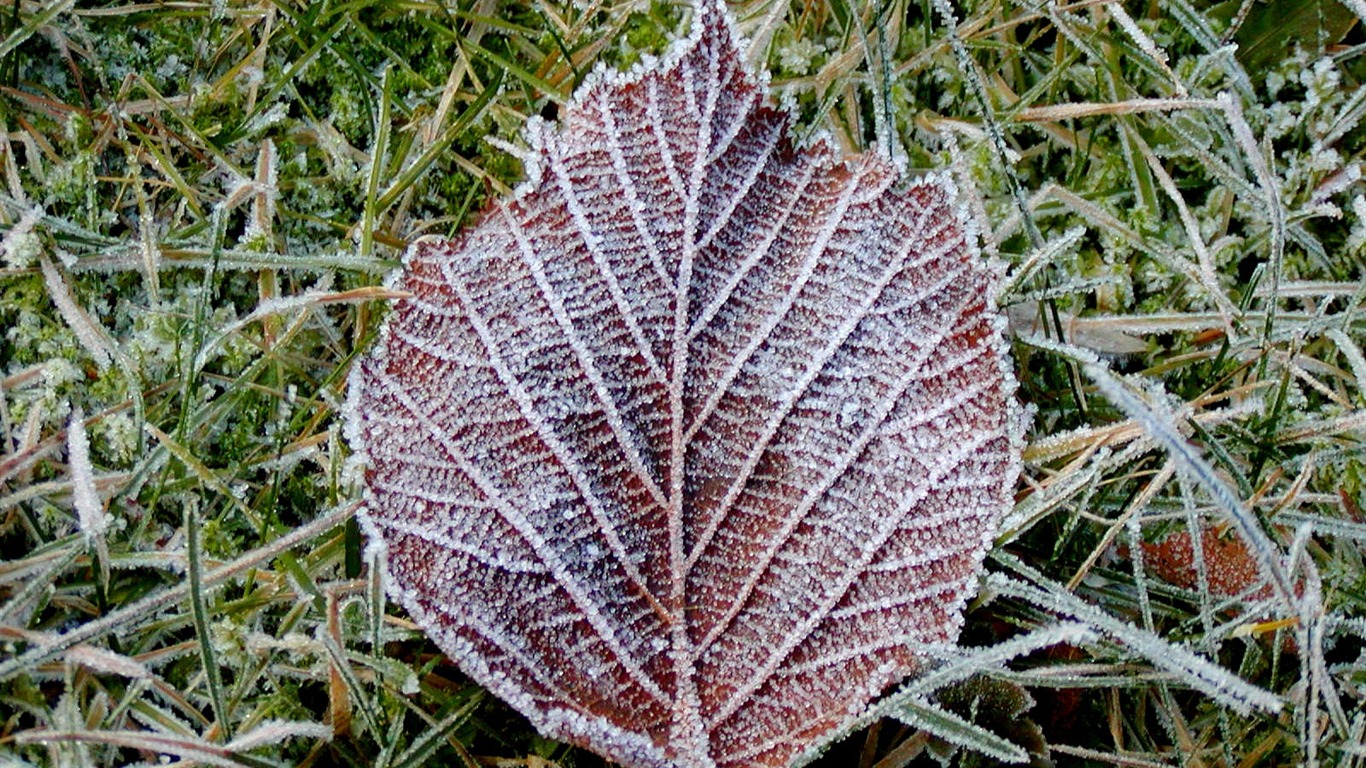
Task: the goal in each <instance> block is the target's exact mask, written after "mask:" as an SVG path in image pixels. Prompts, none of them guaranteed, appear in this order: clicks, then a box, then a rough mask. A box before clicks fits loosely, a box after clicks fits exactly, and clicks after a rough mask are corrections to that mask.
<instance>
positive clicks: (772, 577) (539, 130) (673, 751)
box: [347, 2, 1021, 768]
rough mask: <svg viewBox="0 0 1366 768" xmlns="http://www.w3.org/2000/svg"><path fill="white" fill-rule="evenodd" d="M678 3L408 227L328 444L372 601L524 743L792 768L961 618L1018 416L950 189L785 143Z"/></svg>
mask: <svg viewBox="0 0 1366 768" xmlns="http://www.w3.org/2000/svg"><path fill="white" fill-rule="evenodd" d="M699 6H700V7H698V9H697V10H696V12H695V19H694V22H693V27H692V32H691V34H690V35H689V36H688V37H687V38H686V39H684V40H681V41H679V42H678V43H677V44H676V45H675V46H674V47H673V48H672V49H671V51H670V53H669V54H668V55H667V56H665V57H664V58H663V59H661V60H659V61H654V62H649V63H647V64H645V65H642V66H639V67H637V68H636V69H634V70H632V71H630V72H626V73H613V72H599V73H597V74H596V75H594V76H593V78H591V79H590V81H589V82H588V83H587V84H585V85H584V86H583V87H582V88H581V89H580V90H579V92H578V93H577V94H576V96H575V98H574V99H573V100H572V101H571V103H570V104H569V105H568V106H567V107H565V108H564V109H563V110H562V113H561V119H560V122H559V124H558V125H556V126H552V125H550V124H548V123H545V122H541V121H536V120H534V121H533V122H532V124H531V125H530V126H529V128H528V131H527V138H528V141H529V143H530V145H531V156H532V157H533V160H532V161H531V162H530V163H529V164H528V179H527V180H526V181H525V182H524V183H523V184H522V185H521V186H520V187H519V188H518V189H517V190H516V193H515V194H514V195H513V196H512V197H511V198H508V199H504V200H502V201H500V202H497V203H495V204H494V205H493V206H491V207H490V208H489V209H488V210H487V211H485V213H484V214H483V217H482V219H481V220H480V222H479V223H478V224H477V225H476V226H474V227H473V228H471V229H469V230H467V231H465V232H464V233H462V234H461V235H460V236H458V237H457V238H455V239H454V240H449V241H447V240H430V239H429V240H424V241H421V242H419V243H417V244H416V245H414V246H413V247H412V249H411V250H410V251H409V253H408V254H407V256H406V259H405V263H404V269H403V271H402V273H401V274H400V275H397V276H395V278H394V279H392V280H391V282H390V284H389V286H388V287H390V288H392V289H394V290H399V291H406V292H409V293H411V294H412V295H411V297H409V298H404V299H402V300H400V301H397V302H396V303H395V305H394V311H393V313H392V314H391V316H390V317H389V319H388V320H387V321H386V324H385V326H384V328H383V331H382V332H381V335H380V339H379V341H378V343H377V345H376V347H375V349H374V350H373V351H372V352H371V353H370V354H369V355H368V356H366V357H365V358H363V359H362V360H361V361H360V362H359V364H358V365H357V366H356V369H355V371H354V373H353V375H352V379H351V384H350V395H349V401H348V405H347V414H348V415H347V433H348V438H349V440H350V442H351V445H352V446H353V447H354V448H355V450H356V451H357V453H358V454H359V455H360V457H361V460H362V462H363V463H364V465H365V467H366V469H365V475H364V477H365V509H364V512H363V513H362V515H361V519H362V520H363V522H364V524H365V526H366V528H367V529H368V532H369V534H370V536H371V538H372V541H374V542H376V544H377V546H382V548H383V549H384V550H385V552H386V557H387V569H388V573H387V581H388V584H389V588H390V590H391V593H392V594H393V595H394V597H395V598H396V600H397V601H398V602H399V603H401V604H402V605H403V606H404V607H405V608H406V609H407V610H408V611H409V612H410V613H411V614H412V615H413V617H414V619H415V620H416V621H417V622H418V623H419V624H420V625H421V626H423V627H424V628H425V630H426V631H427V633H428V634H429V635H430V636H431V637H432V639H433V640H434V641H435V642H436V643H437V644H438V645H439V646H440V647H441V648H442V649H443V650H444V651H446V652H447V653H448V654H450V656H451V658H452V659H454V660H455V661H456V662H457V663H459V664H460V666H461V667H462V668H463V669H464V670H465V672H466V673H467V674H469V675H470V676H471V677H473V678H474V679H475V680H477V681H478V682H480V683H481V684H482V685H484V686H486V687H487V688H489V689H490V690H491V691H492V692H494V693H495V694H497V695H498V696H500V697H502V698H503V699H505V700H506V701H507V702H508V703H510V704H511V705H512V706H514V707H515V708H517V709H518V710H520V711H521V712H523V713H524V714H526V715H527V717H529V718H530V719H531V721H532V722H533V723H534V724H535V725H536V726H537V727H538V728H539V729H540V730H541V731H542V732H544V733H545V734H547V735H549V736H552V737H555V738H560V739H564V740H566V741H570V742H574V743H577V744H581V745H584V746H587V747H588V748H590V749H593V750H595V751H597V752H599V753H601V754H603V755H605V756H607V757H609V758H611V759H612V760H615V761H617V762H619V763H622V764H623V765H625V766H629V767H632V768H643V767H645V766H680V767H685V768H702V767H703V766H707V767H710V766H786V765H790V764H792V763H793V762H794V761H795V760H797V759H799V758H800V757H801V756H802V755H803V754H805V753H807V752H808V751H809V750H811V749H812V748H813V747H815V746H818V745H820V744H822V743H824V742H825V741H826V740H828V739H829V738H830V737H831V735H832V734H834V733H836V732H838V730H839V729H840V727H841V726H842V725H843V724H845V723H847V722H849V721H850V720H852V719H853V718H854V717H856V716H857V715H859V714H861V713H862V712H863V711H865V710H866V708H867V707H868V706H869V703H870V702H871V701H873V700H874V699H876V698H877V697H878V696H879V695H880V694H881V693H882V692H883V691H885V690H886V689H887V688H888V687H889V686H891V685H894V684H896V683H897V682H898V681H900V680H902V679H904V678H905V677H906V676H908V675H910V674H913V673H914V672H915V671H916V670H917V669H918V668H920V666H921V664H922V662H923V656H922V653H923V651H924V649H925V648H926V647H927V646H928V645H930V644H934V643H943V642H952V641H953V640H954V639H955V637H956V635H957V632H958V628H959V626H960V624H961V621H962V619H961V615H960V614H961V609H962V606H963V603H964V601H965V600H966V599H967V597H968V596H969V595H970V594H971V593H972V592H973V591H974V590H975V585H976V579H977V573H978V570H979V568H980V566H981V560H982V557H983V554H984V552H985V550H986V547H987V545H988V543H989V541H990V539H991V536H992V534H993V532H994V530H995V527H996V523H997V520H998V518H999V516H1000V515H1001V514H1002V512H1003V511H1004V510H1005V509H1006V508H1008V506H1009V504H1010V501H1011V496H1010V492H1011V489H1012V486H1013V485H1014V481H1015V477H1016V474H1017V472H1018V463H1019V459H1018V456H1019V450H1020V442H1021V439H1020V435H1019V420H1018V419H1017V418H1016V415H1015V413H1014V410H1013V408H1012V407H1011V405H1010V404H1011V402H1012V393H1013V390H1014V382H1013V378H1012V376H1011V372H1010V366H1009V361H1008V357H1007V354H1006V349H1005V345H1004V342H1003V340H1002V326H1003V323H1002V321H1001V320H1000V318H999V317H998V315H997V313H996V311H995V307H994V305H993V303H992V291H993V286H994V282H995V281H994V277H995V276H994V272H993V271H992V270H991V269H990V268H989V267H988V266H987V265H986V264H985V263H984V262H983V261H982V260H981V258H980V256H979V255H978V253H977V251H976V249H975V248H974V246H973V245H972V243H971V241H970V238H969V236H968V234H967V232H966V224H965V217H964V215H963V213H962V212H961V210H960V209H959V207H958V205H957V204H956V202H955V199H954V198H955V195H954V191H953V188H952V185H951V184H950V183H949V181H948V180H947V179H946V178H944V177H940V176H930V177H927V178H922V179H920V180H916V181H913V182H909V183H908V182H907V181H905V180H904V179H903V177H902V173H901V172H900V171H899V169H898V167H897V166H896V165H895V164H893V163H892V162H890V161H888V160H886V159H883V158H880V157H875V156H861V157H854V158H847V159H846V158H843V157H841V156H840V154H839V152H838V151H837V150H836V148H835V147H834V146H833V144H832V143H831V142H828V141H824V140H821V141H817V142H815V143H812V144H810V145H805V146H804V145H799V144H797V143H795V142H794V141H793V139H792V138H791V136H790V134H789V131H788V117H787V115H786V114H785V113H784V112H782V111H780V110H778V109H776V108H775V107H773V106H772V105H771V103H770V102H769V100H768V97H767V94H766V91H765V88H764V87H763V85H762V83H761V82H760V81H759V80H758V79H756V78H755V77H754V76H752V75H751V74H750V73H749V72H747V71H746V69H745V65H744V63H743V62H744V56H743V51H742V46H743V42H742V41H741V40H740V39H739V38H738V36H737V33H736V32H735V30H734V26H733V24H732V22H731V20H730V18H729V15H728V13H727V11H726V10H725V8H724V6H723V4H721V3H719V2H717V3H712V2H703V3H699Z"/></svg>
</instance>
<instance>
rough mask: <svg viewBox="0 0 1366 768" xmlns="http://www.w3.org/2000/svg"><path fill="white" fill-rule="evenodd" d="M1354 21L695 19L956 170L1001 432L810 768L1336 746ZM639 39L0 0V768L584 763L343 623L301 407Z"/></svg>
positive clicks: (544, 5) (593, 25) (1350, 528)
mask: <svg viewBox="0 0 1366 768" xmlns="http://www.w3.org/2000/svg"><path fill="white" fill-rule="evenodd" d="M1363 12H1366V6H1363V5H1362V4H1361V3H1360V2H1344V3H1341V4H1339V3H1337V2H1333V1H1331V0H1320V1H1318V2H1301V1H1299V0H1274V1H1273V2H1272V3H1270V4H1269V5H1264V4H1260V3H1252V2H1239V0H1233V1H1232V2H1225V3H1222V4H1219V5H1217V6H1211V4H1209V3H1207V2H1193V1H1192V0H1149V1H1147V2H1129V3H1125V4H1123V5H1121V4H1119V3H1113V2H1101V1H1100V0H1080V1H1079V2H1075V3H1070V4H1067V3H1054V2H1038V1H1036V2H1013V1H1011V0H996V1H995V2H993V1H991V0H986V1H983V2H975V1H974V2H956V3H952V4H950V3H948V2H941V1H940V0H933V2H932V1H931V0H925V1H924V2H919V1H918V0H901V1H899V2H889V3H882V4H876V3H873V4H869V3H849V2H843V1H842V0H832V1H831V2H828V3H816V4H806V3H782V2H778V1H777V0H770V1H768V2H761V1H759V0H754V1H753V2H749V3H746V4H744V5H742V6H739V7H737V13H738V14H739V15H740V17H741V18H742V19H743V24H744V26H745V29H746V31H747V32H748V33H749V34H750V35H751V36H752V37H753V38H754V39H755V40H756V41H757V44H756V46H755V50H754V58H755V59H756V60H758V61H759V62H760V63H762V64H763V65H764V66H766V67H767V68H769V69H770V70H771V71H772V72H773V82H774V85H775V87H776V89H777V90H778V91H779V92H780V93H781V94H782V95H783V96H784V97H785V98H787V99H789V100H790V102H791V103H792V104H793V106H794V109H795V110H796V112H797V113H798V115H799V120H800V125H801V130H803V131H812V130H821V129H824V130H829V131H830V132H831V133H833V134H834V135H835V136H836V138H837V139H838V140H839V141H841V142H842V143H843V144H844V145H846V146H847V147H848V148H849V149H850V150H851V151H852V150H857V149H862V148H874V147H876V148H880V149H881V150H882V151H894V152H902V153H904V154H905V156H906V158H907V161H908V163H909V164H910V166H911V167H912V168H916V169H924V168H931V167H943V166H949V165H952V166H953V167H954V168H956V169H957V171H958V172H959V173H960V174H961V175H963V176H964V177H967V178H970V179H972V180H973V181H974V182H975V183H974V184H973V185H972V186H973V187H974V188H975V190H976V193H977V195H978V199H977V201H976V209H977V210H978V212H979V214H980V218H981V222H982V229H983V232H984V240H985V244H986V246H987V249H988V251H989V252H991V253H993V254H995V255H997V256H999V258H1001V259H1002V260H1004V261H1005V262H1007V263H1008V264H1009V265H1010V268H1011V273H1010V277H1009V279H1008V281H1007V284H1006V289H1005V292H1004V295H1003V297H1002V302H1003V304H1004V305H1006V307H1007V311H1008V312H1009V314H1010V317H1011V320H1012V326H1013V328H1014V331H1015V334H1016V338H1017V339H1018V342H1017V344H1016V347H1015V351H1016V360H1017V362H1018V370H1019V373H1020V378H1021V385H1022V387H1021V396H1022V399H1024V400H1025V401H1026V402H1027V403H1029V404H1030V406H1031V407H1032V409H1033V412H1034V416H1033V428H1032V431H1031V433H1030V445H1029V446H1028V448H1027V451H1026V461H1027V473H1026V477H1025V479H1024V480H1023V482H1022V484H1021V487H1020V489H1019V493H1018V500H1019V503H1018V505H1017V508H1016V510H1015V511H1014V513H1013V514H1012V515H1010V516H1009V518H1008V519H1007V520H1006V521H1005V525H1004V527H1003V530H1002V532H1001V535H1000V537H999V546H998V547H997V549H996V552H995V553H994V555H993V557H992V560H991V570H992V573H991V574H990V575H989V576H988V577H986V578H985V579H984V581H983V592H982V595H981V598H980V599H979V600H978V601H976V603H974V605H973V607H972V610H971V613H970V616H969V623H968V627H967V629H966V631H965V633H964V637H963V642H964V646H965V647H963V648H959V649H944V650H943V651H942V654H941V655H942V656H943V658H942V660H941V663H940V664H939V666H938V667H937V669H936V671H935V673H934V674H932V675H931V676H929V677H927V678H925V679H924V680H921V681H917V682H913V683H912V684H910V686H909V687H908V688H907V689H906V690H904V691H903V692H901V693H900V694H899V695H897V696H895V697H893V698H892V699H890V700H889V703H888V704H887V706H886V707H885V708H884V709H883V710H881V711H879V712H878V713H876V714H879V715H887V716H886V717H883V718H880V719H879V718H875V717H872V716H871V715H870V717H869V718H866V722H865V725H866V726H867V728H866V730H863V731H860V732H859V733H856V734H853V735H851V737H850V738H849V739H847V740H846V741H845V742H844V743H841V744H839V745H836V746H835V747H834V748H832V750H831V752H829V753H828V754H826V755H825V756H823V757H819V758H817V763H816V764H818V765H827V766H848V765H858V766H861V767H863V768H893V767H894V766H900V765H905V764H908V763H910V762H912V761H915V760H917V759H918V760H921V761H926V760H930V755H937V756H940V757H943V756H946V755H950V754H953V755H954V757H953V759H955V760H957V761H959V762H960V763H962V764H965V765H977V764H982V763H983V762H984V761H989V759H990V758H987V757H983V756H982V755H983V754H985V755H995V756H996V757H998V758H1005V757H1012V756H1013V757H1020V756H1021V755H1025V754H1028V755H1029V756H1030V759H1032V760H1035V761H1036V762H1042V761H1043V760H1044V759H1052V760H1053V761H1055V762H1056V763H1057V764H1059V765H1079V764H1088V765H1135V766H1149V765H1179V764H1180V765H1184V764H1191V765H1227V766H1235V765H1254V764H1265V765H1288V764H1295V763H1308V764H1314V763H1319V764H1324V765H1356V764H1358V763H1362V762H1366V748H1363V747H1362V744H1363V739H1364V738H1366V702H1363V693H1362V691H1363V690H1364V689H1363V685H1366V661H1364V659H1363V656H1362V653H1363V648H1366V643H1363V637H1366V615H1363V614H1366V611H1364V610H1363V601H1366V569H1363V563H1362V548H1363V544H1364V543H1366V516H1364V515H1363V512H1362V506H1363V493H1366V471H1364V468H1363V455H1362V439H1363V436H1364V435H1366V412H1364V411H1363V406H1366V392H1364V391H1363V386H1364V384H1363V382H1366V355H1364V354H1363V351H1362V347H1363V345H1366V333H1363V332H1362V331H1363V325H1364V324H1366V317H1363V316H1362V303H1363V300H1366V282H1363V269H1362V265H1363V248H1364V247H1366V186H1363V182H1362V180H1361V166H1362V163H1361V155H1362V151H1363V145H1364V144H1366V132H1363V130H1362V127H1361V119H1362V117H1363V115H1366V89H1363V88H1362V87H1361V83H1362V80H1363V77H1366V63H1363V61H1362V57H1361V54H1362V52H1363V50H1366V45H1364V44H1363V39H1364V38H1363V36H1362V34H1361V32H1360V30H1359V29H1358V28H1357V24H1358V18H1357V15H1356V14H1359V13H1363ZM685 15H686V10H685V8H684V7H682V6H681V5H668V4H647V3H634V4H633V3H621V4H599V3H590V4H589V7H587V8H585V7H583V4H578V5H575V4H571V3H568V2H562V1H561V0H550V1H547V2H535V3H531V4H512V3H504V2H500V1H499V0H473V2H469V1H467V0H461V1H460V2H458V3H453V4H448V5H440V4H435V3H431V2H426V1H425V0H382V1H381V2H375V3H367V4H360V3H352V4H344V3H330V2H329V3H294V4H290V3H269V2H266V3H258V4H244V3H227V2H214V3H211V4H204V3H196V2H187V3H175V4H167V5H156V4H143V5H111V6H108V7H100V8H90V7H88V6H86V5H82V6H81V7H79V8H77V7H76V6H75V4H73V3H70V2H52V1H47V2H38V1H36V0H23V1H21V2H18V3H16V4H14V5H12V6H11V5H9V4H6V6H5V7H4V8H3V9H0V176H3V179H4V181H3V190H2V191H0V233H3V254H2V255H0V259H3V260H2V261H0V328H3V330H4V336H3V339H0V364H2V365H0V426H2V427H3V430H2V432H3V436H4V441H5V442H4V445H3V446H2V447H0V483H3V484H2V485H0V553H3V557H4V560H3V562H0V641H2V642H3V643H4V645H3V656H0V718H3V725H2V726H0V762H4V764H12V765H25V764H35V765H61V766H66V765H70V766H81V765H94V764H98V765H105V764H109V765H114V764H128V763H141V762H149V763H155V762H158V760H159V759H160V757H159V756H171V757H173V758H178V759H181V760H190V761H196V762H198V763H202V764H207V765H231V766H243V765H245V766H264V765H277V764H289V765H334V764H341V765H367V766H368V765H378V766H417V765H423V764H426V763H427V762H437V761H440V763H442V764H451V765H463V766H475V765H506V766H512V765H519V766H521V765H525V766H537V765H544V763H543V762H540V761H542V760H550V761H553V762H556V763H559V764H560V765H564V766H571V765H577V766H591V765H598V764H601V761H599V760H598V759H597V758H594V757H592V756H590V755H586V754H584V753H581V752H577V751H575V750H572V749H569V748H566V747H563V746H561V745H557V744H553V743H548V742H544V741H542V740H540V739H539V738H538V737H536V736H535V734H533V733H531V732H529V731H528V729H527V728H526V726H525V725H524V724H523V723H522V722H521V721H520V720H519V719H518V718H517V717H516V716H515V715H512V714H511V713H509V712H508V711H507V710H506V709H505V708H503V707H502V706H501V705H500V704H498V703H497V702H495V701H493V700H491V699H490V698H489V697H488V696H486V695H484V694H483V693H482V692H480V691H479V690H477V689H475V688H473V687H472V686H470V685H469V684H468V683H467V682H466V681H465V680H464V679H463V678H462V677H461V675H460V674H459V672H458V671H457V670H456V669H455V668H454V667H452V666H451V665H450V664H449V663H448V662H447V661H445V660H444V659H443V658H442V657H441V656H440V654H439V653H437V652H435V649H434V648H433V647H432V646H430V645H429V644H428V643H426V642H425V641H424V639H423V638H422V636H421V634H420V632H418V631H417V630H416V628H415V627H414V626H413V625H412V624H411V623H410V622H409V621H407V620H406V619H405V618H404V617H403V616H401V615H397V614H396V613H394V612H393V611H392V608H391V607H389V606H386V605H385V602H384V599H383V597H382V593H381V591H380V586H379V585H378V584H376V583H375V580H374V579H372V578H370V573H371V571H370V569H369V568H368V567H367V564H366V563H365V562H364V559H363V550H362V548H361V542H360V541H359V539H358V534H357V532H356V530H355V527H354V526H353V524H351V523H350V522H349V515H350V513H351V511H352V500H353V499H354V498H355V497H356V488H355V482H354V477H353V476H352V475H351V474H350V472H349V471H348V469H347V467H346V448H345V446H344V445H343V444H342V443H341V441H340V440H339V437H338V434H337V423H336V418H335V416H336V407H337V405H338V403H339V402H340V401H341V400H342V398H343V392H342V386H343V382H344V381H345V378H346V372H347V370H348V367H349V365H350V363H351V361H352V359H353V356H354V355H355V354H357V353H358V352H359V351H361V350H364V349H365V347H366V344H367V342H368V340H369V338H370V337H371V335H372V334H373V331H374V329H375V326H376V322H377V320H378V319H379V318H380V317H381V316H382V314H383V311H384V309H383V308H384V299H385V298H387V294H386V293H385V292H384V291H383V290H382V289H380V288H378V287H377V286H378V284H379V282H380V280H381V278H382V275H383V274H384V273H385V272H386V271H387V270H389V269H391V268H392V267H393V266H394V265H395V264H396V261H397V258H398V256H399V254H400V253H401V250H402V248H403V246H404V244H405V243H407V242H409V241H411V240H412V239H414V238H416V237H418V236H421V235H423V234H429V233H436V234H445V233H449V232H452V231H453V230H455V229H456V228H458V227H459V226H460V224H461V223H462V222H465V221H467V220H468V219H469V218H470V217H471V216H472V215H474V213H475V212H477V211H478V210H479V209H480V207H481V206H482V205H483V203H484V202H485V201H487V200H488V199H489V198H490V196H493V195H497V194H499V193H500V192H502V191H504V190H506V189H507V188H508V186H509V185H511V184H513V183H515V182H516V180H517V178H518V172H519V170H518V169H519V166H518V163H517V161H516V159H515V157H514V156H512V155H510V154H508V153H507V152H505V151H504V150H503V149H501V148H500V146H499V145H498V144H497V143H496V142H493V143H491V142H489V141H487V140H486V139H487V138H494V139H498V140H501V141H502V142H506V143H511V144H514V145H515V144H516V142H517V135H518V134H517V132H518V128H519V126H520V125H521V124H522V122H523V121H524V120H525V119H526V118H527V116H528V115H531V114H535V113H541V114H547V115H549V114H552V113H553V112H554V110H555V105H556V104H557V103H561V102H563V101H564V100H565V99H566V98H567V97H568V95H569V94H570V93H571V92H572V90H573V87H574V84H575V82H576V81H577V80H578V79H580V78H581V77H582V76H583V75H584V74H585V73H586V72H587V71H589V70H590V69H591V67H592V66H593V65H594V63H595V62H598V61H604V62H609V63H612V64H614V65H621V64H626V63H629V62H630V61H632V60H634V59H636V58H637V57H638V56H639V55H641V53H642V52H649V51H658V50H660V49H661V48H662V46H663V45H664V44H665V42H666V40H667V36H668V34H669V33H670V32H671V31H672V30H675V29H678V28H679V26H680V24H681V21H682V19H683V18H684V16H685ZM1292 41H1299V42H1300V44H1301V46H1300V47H1295V46H1292ZM1234 44H1236V45H1237V48H1235V47H1234ZM503 146H506V144H504V145H503ZM1192 539H1195V540H1199V541H1200V542H1201V545H1200V546H1192V545H1191V541H1192ZM921 729H928V730H921ZM941 737H942V738H941ZM962 746H966V747H969V749H967V750H962V749H960V747H962ZM973 749H975V750H977V751H972V750H973ZM955 750H957V751H956V752H955Z"/></svg>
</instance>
